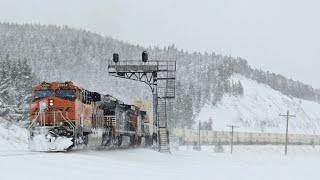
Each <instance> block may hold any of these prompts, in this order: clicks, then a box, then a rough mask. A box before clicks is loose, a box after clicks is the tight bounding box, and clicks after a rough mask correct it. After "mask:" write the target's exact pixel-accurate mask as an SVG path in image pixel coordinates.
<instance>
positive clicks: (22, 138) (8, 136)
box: [0, 117, 28, 151]
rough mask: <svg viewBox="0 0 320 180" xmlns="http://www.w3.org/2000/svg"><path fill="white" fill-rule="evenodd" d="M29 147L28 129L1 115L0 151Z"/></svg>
mask: <svg viewBox="0 0 320 180" xmlns="http://www.w3.org/2000/svg"><path fill="white" fill-rule="evenodd" d="M27 149H28V131H27V130H26V129H24V128H21V127H19V126H17V125H15V124H13V123H11V122H9V121H7V120H5V119H3V118H1V117H0V151H3V150H5V151H7V150H27Z"/></svg>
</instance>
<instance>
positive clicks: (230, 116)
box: [196, 75, 320, 134]
mask: <svg viewBox="0 0 320 180" xmlns="http://www.w3.org/2000/svg"><path fill="white" fill-rule="evenodd" d="M230 80H231V81H234V82H237V81H238V80H240V81H241V83H242V85H243V88H244V95H243V96H242V97H236V96H232V95H230V94H225V95H224V96H223V99H222V100H221V102H219V103H218V104H217V105H216V106H212V105H208V104H207V105H205V106H204V107H203V108H202V109H201V111H200V113H199V114H198V116H197V117H196V122H197V121H199V120H201V121H207V120H208V119H209V118H210V117H211V118H212V120H213V128H214V129H215V130H229V127H227V125H228V124H235V125H238V126H239V128H238V129H237V131H248V132H274V133H284V132H285V125H286V119H285V118H284V117H279V114H285V113H286V112H287V110H289V111H290V113H293V114H295V115H296V116H297V117H296V118H292V119H290V121H289V133H308V134H319V133H320V104H319V103H316V102H313V101H307V100H301V99H297V98H292V97H288V96H286V95H284V94H282V93H280V92H278V91H276V90H273V89H272V88H270V87H269V86H267V85H264V84H260V83H258V82H256V81H254V80H250V79H247V78H246V77H244V76H242V75H233V76H232V77H231V78H230Z"/></svg>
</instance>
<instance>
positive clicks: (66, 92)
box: [56, 89, 76, 101]
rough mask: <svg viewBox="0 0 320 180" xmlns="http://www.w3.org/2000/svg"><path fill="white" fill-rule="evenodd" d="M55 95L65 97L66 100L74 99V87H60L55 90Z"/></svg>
mask: <svg viewBox="0 0 320 180" xmlns="http://www.w3.org/2000/svg"><path fill="white" fill-rule="evenodd" d="M56 97H58V98H61V99H65V100H68V101H75V100H76V90H74V89H60V90H56Z"/></svg>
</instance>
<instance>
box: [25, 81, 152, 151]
mask: <svg viewBox="0 0 320 180" xmlns="http://www.w3.org/2000/svg"><path fill="white" fill-rule="evenodd" d="M32 92H33V96H32V97H33V98H32V102H31V104H30V119H31V124H30V126H29V129H30V132H31V134H30V138H29V139H30V140H29V148H30V149H31V150H33V151H67V150H69V149H71V148H84V147H89V148H103V147H119V146H120V147H121V146H128V145H141V144H142V145H143V142H144V141H145V140H144V137H145V136H146V134H145V133H144V119H145V118H146V117H145V114H146V113H145V112H143V111H140V110H139V108H137V107H135V106H132V105H126V104H124V103H122V102H121V101H119V100H117V99H116V98H113V97H112V96H110V95H101V94H99V93H96V92H90V91H88V90H85V89H82V88H79V87H77V86H75V85H74V84H73V83H72V82H65V83H59V82H53V83H46V82H43V83H41V84H40V85H38V86H36V87H34V88H33V91H32ZM148 137H149V136H148Z"/></svg>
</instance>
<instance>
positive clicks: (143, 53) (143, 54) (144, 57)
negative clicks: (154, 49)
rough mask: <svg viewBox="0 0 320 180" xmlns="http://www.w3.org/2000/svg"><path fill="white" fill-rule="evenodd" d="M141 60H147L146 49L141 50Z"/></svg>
mask: <svg viewBox="0 0 320 180" xmlns="http://www.w3.org/2000/svg"><path fill="white" fill-rule="evenodd" d="M142 61H143V62H147V61H148V53H147V51H143V52H142Z"/></svg>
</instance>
